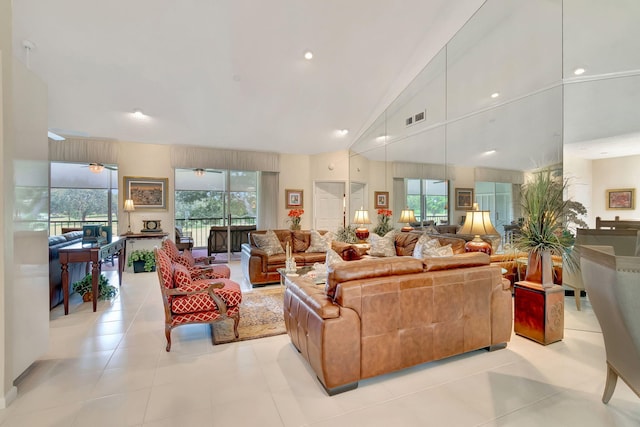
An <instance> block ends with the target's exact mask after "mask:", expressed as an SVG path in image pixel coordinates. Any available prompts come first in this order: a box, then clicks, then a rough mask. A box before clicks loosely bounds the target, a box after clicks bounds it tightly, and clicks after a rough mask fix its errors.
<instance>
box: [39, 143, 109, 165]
mask: <svg viewBox="0 0 640 427" xmlns="http://www.w3.org/2000/svg"><path fill="white" fill-rule="evenodd" d="M118 147H119V145H118V142H117V141H115V140H107V139H91V138H67V139H65V140H64V141H54V140H53V139H49V160H50V161H52V162H70V163H106V164H113V165H115V164H117V163H118Z"/></svg>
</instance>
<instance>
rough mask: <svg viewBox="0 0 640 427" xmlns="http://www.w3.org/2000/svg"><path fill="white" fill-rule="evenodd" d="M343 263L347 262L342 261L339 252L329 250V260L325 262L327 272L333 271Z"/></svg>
mask: <svg viewBox="0 0 640 427" xmlns="http://www.w3.org/2000/svg"><path fill="white" fill-rule="evenodd" d="M343 262H346V261H345V260H343V259H342V257H341V256H340V254H338V252H336V251H334V250H333V249H328V250H327V258H326V260H325V264H326V266H327V271H329V272H330V271H333V270H334V268H335V267H336V265H338V264H341V263H343Z"/></svg>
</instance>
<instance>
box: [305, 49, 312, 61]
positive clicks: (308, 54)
mask: <svg viewBox="0 0 640 427" xmlns="http://www.w3.org/2000/svg"><path fill="white" fill-rule="evenodd" d="M312 58H313V52H311V51H310V50H307V51H305V52H304V59H306V60H311V59H312Z"/></svg>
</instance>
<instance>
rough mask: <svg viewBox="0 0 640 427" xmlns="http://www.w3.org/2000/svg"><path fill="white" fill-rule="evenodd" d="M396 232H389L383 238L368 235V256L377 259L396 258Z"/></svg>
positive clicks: (373, 234)
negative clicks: (376, 257) (369, 246)
mask: <svg viewBox="0 0 640 427" xmlns="http://www.w3.org/2000/svg"><path fill="white" fill-rule="evenodd" d="M396 233H397V231H396V230H391V231H390V232H388V233H387V234H385V235H384V237H380V236H378V235H377V234H376V233H371V234H370V235H369V244H370V245H371V248H370V249H369V255H371V256H378V257H387V256H396V244H395V243H396V241H395V237H396Z"/></svg>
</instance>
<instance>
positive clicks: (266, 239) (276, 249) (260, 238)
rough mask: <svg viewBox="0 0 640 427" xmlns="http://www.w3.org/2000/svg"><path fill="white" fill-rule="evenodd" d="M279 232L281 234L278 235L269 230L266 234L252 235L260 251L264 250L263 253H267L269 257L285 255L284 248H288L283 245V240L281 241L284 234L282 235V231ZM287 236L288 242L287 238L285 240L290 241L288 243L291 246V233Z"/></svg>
mask: <svg viewBox="0 0 640 427" xmlns="http://www.w3.org/2000/svg"><path fill="white" fill-rule="evenodd" d="M278 231H279V234H277V233H276V232H274V231H273V230H268V231H266V232H264V233H260V232H256V233H251V237H252V240H253V242H254V243H255V245H256V246H257V247H258V248H259V249H262V250H263V251H265V252H266V254H267V255H277V254H283V253H284V247H286V243H285V246H283V245H282V243H281V242H282V240H283V239H280V235H282V234H283V233H282V230H278ZM287 235H288V236H287V237H288V240H287V239H286V237H285V239H284V240H285V241H288V243H289V244H290V245H291V232H289V231H287ZM283 237H284V236H283Z"/></svg>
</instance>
